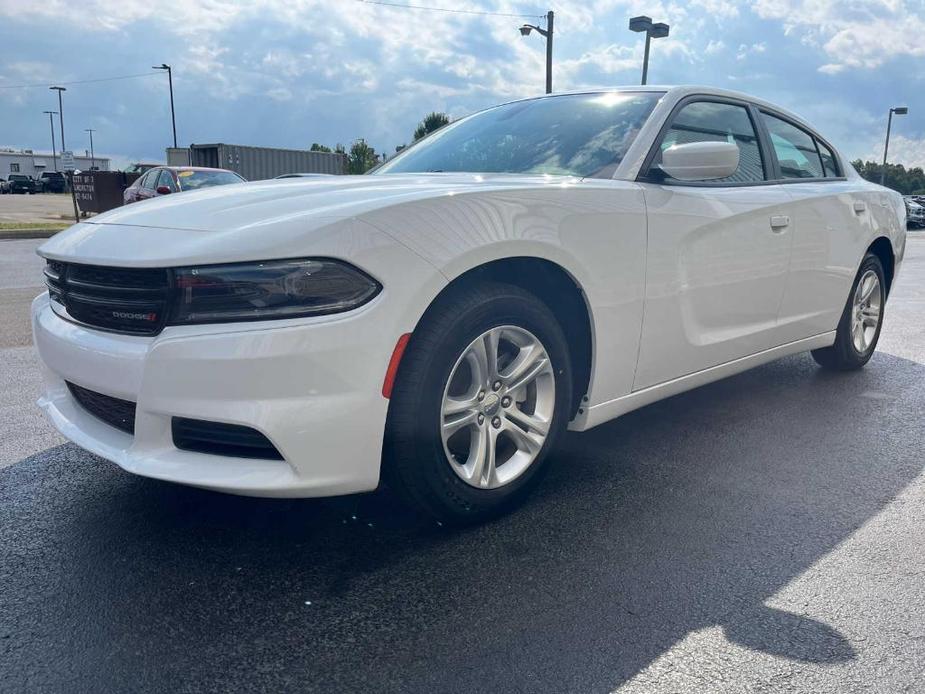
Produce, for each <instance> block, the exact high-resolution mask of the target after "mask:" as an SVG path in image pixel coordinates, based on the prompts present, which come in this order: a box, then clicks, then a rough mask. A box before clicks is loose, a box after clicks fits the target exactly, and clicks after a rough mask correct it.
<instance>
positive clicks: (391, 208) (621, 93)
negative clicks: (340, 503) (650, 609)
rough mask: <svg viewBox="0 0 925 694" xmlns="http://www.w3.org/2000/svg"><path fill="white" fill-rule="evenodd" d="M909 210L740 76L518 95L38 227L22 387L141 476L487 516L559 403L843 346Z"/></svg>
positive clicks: (585, 407) (65, 425)
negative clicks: (376, 147)
mask: <svg viewBox="0 0 925 694" xmlns="http://www.w3.org/2000/svg"><path fill="white" fill-rule="evenodd" d="M905 228H906V224H905V209H904V205H903V200H902V198H901V197H900V195H898V194H897V193H894V192H893V191H890V190H888V189H886V188H881V187H879V186H877V185H874V184H871V183H868V182H866V181H864V180H862V179H861V178H860V177H859V176H858V174H857V173H856V172H855V171H854V170H853V169H852V167H851V165H850V164H849V163H848V162H847V161H845V159H844V158H843V157H842V156H841V155H840V154H839V153H838V150H836V148H835V147H833V146H832V144H831V143H830V142H829V141H827V140H826V139H825V138H823V137H822V136H820V135H819V134H818V133H817V132H816V131H815V130H813V129H812V128H811V127H810V126H809V125H808V124H807V123H806V122H804V121H803V120H801V119H800V118H798V117H797V116H795V115H793V114H792V113H789V112H787V111H785V110H783V109H781V108H778V107H776V106H773V105H771V104H769V103H766V102H764V101H761V100H759V99H755V98H752V97H749V96H746V95H743V94H738V93H733V92H727V91H720V90H716V89H706V88H699V87H682V88H677V87H675V88H657V87H641V88H640V87H633V88H625V89H618V90H613V91H596V92H588V93H574V94H562V95H554V96H547V97H542V98H535V99H526V100H523V101H516V102H513V103H508V104H504V105H502V106H497V107H495V108H490V109H488V110H486V111H482V112H481V113H477V114H475V115H472V116H469V117H467V118H463V119H461V120H459V121H457V122H455V123H453V124H451V125H449V126H447V127H445V128H443V129H441V130H439V131H437V132H436V133H434V134H432V135H431V136H430V137H428V138H425V139H424V140H422V141H420V142H419V143H417V144H416V145H414V146H413V147H411V148H409V149H407V150H405V151H404V152H402V153H401V154H400V155H399V156H397V157H395V158H394V159H392V160H391V161H389V162H388V163H386V164H385V165H383V166H381V167H380V168H379V169H378V170H376V171H374V172H373V173H372V174H371V175H366V176H357V177H331V178H324V179H314V180H312V179H301V180H300V179H292V180H290V181H273V182H264V183H251V184H242V185H233V186H223V187H220V188H213V189H210V190H204V191H202V192H195V193H188V194H185V195H182V196H166V197H164V198H161V199H158V200H152V201H148V202H142V203H139V204H136V205H132V206H130V207H126V208H122V209H117V210H114V211H112V212H108V213H106V214H102V215H100V216H98V217H94V218H93V219H91V220H89V221H86V222H82V223H80V224H77V225H76V226H74V227H71V228H70V229H68V230H67V231H65V232H63V233H60V234H58V235H57V236H55V237H53V238H52V239H50V240H49V241H48V242H47V243H45V244H44V245H43V246H42V247H41V248H40V249H39V253H40V254H41V255H42V256H43V257H44V258H45V259H46V260H47V265H46V269H45V276H46V278H47V285H48V291H47V293H44V294H42V295H41V296H39V297H38V298H37V299H36V300H35V302H34V304H33V307H32V316H33V327H34V333H35V345H36V347H37V349H38V353H39V355H40V356H41V359H42V361H43V362H44V365H45V367H46V368H45V374H46V386H45V393H44V395H43V396H42V398H41V400H40V401H39V403H40V405H41V407H42V408H44V410H45V412H46V413H47V415H48V417H49V418H50V419H51V421H52V422H53V423H54V425H55V426H56V427H57V428H58V429H59V430H60V431H61V432H62V433H63V434H64V435H65V436H66V437H68V438H69V439H71V440H72V441H74V442H75V443H77V444H78V445H80V446H82V447H83V448H85V449H87V450H89V451H92V452H93V453H96V454H98V455H100V456H102V457H104V458H107V459H109V460H111V461H113V462H115V463H117V464H118V465H120V466H121V467H123V468H125V469H126V470H128V471H130V472H134V473H137V474H139V475H145V476H148V477H153V478H157V479H162V480H170V481H173V482H180V483H183V484H189V485H195V486H197V487H204V488H208V489H214V490H219V491H224V492H232V493H237V494H247V495H255V496H279V497H310V496H325V495H336V494H347V493H351V492H362V491H367V490H372V489H375V488H376V487H377V485H378V484H379V482H380V480H381V479H385V480H387V481H388V482H389V483H391V485H393V486H394V487H395V488H396V489H397V490H398V491H399V492H400V493H402V494H403V495H404V496H405V497H406V498H407V499H408V500H409V501H410V502H412V503H413V504H415V505H416V506H418V507H419V508H421V509H423V510H424V511H425V512H427V513H430V514H432V515H434V516H436V517H438V518H443V519H449V520H457V521H464V520H474V519H479V518H484V517H486V516H488V515H491V514H493V513H496V512H498V511H499V510H501V509H502V508H504V507H506V506H508V505H510V504H511V503H512V502H515V501H517V500H519V499H520V498H522V497H523V495H524V494H525V493H526V492H527V490H528V489H529V488H530V487H531V485H532V484H533V483H535V482H536V481H537V479H538V477H539V475H540V473H541V471H542V469H543V468H544V466H545V465H547V464H548V463H550V462H552V461H551V460H549V453H550V451H551V449H552V447H553V445H554V444H555V441H556V439H557V438H558V436H559V435H560V434H561V433H562V431H563V430H564V429H565V428H566V427H569V428H571V429H574V430H579V431H581V430H585V429H589V428H591V427H593V426H596V425H598V424H601V423H602V422H606V421H607V420H609V419H613V418H614V417H618V416H619V415H621V414H623V413H625V412H628V411H630V410H633V409H635V408H638V407H641V406H643V405H645V404H647V403H651V402H653V401H655V400H658V399H660V398H664V397H667V396H670V395H673V394H675V393H678V392H681V391H683V390H687V389H689V388H693V387H696V386H699V385H701V384H704V383H707V382H709V381H713V380H715V379H718V378H722V377H724V376H728V375H730V374H734V373H737V372H740V371H742V370H744V369H748V368H750V367H753V366H756V365H758V364H762V363H765V362H768V361H770V360H772V359H777V358H779V357H782V356H784V355H788V354H793V353H795V352H802V351H806V350H811V351H812V354H813V356H814V357H815V359H816V361H817V362H819V364H820V365H821V366H823V367H825V368H830V369H839V370H848V369H856V368H859V367H861V366H863V365H864V364H865V363H866V362H867V360H868V359H870V357H871V354H872V353H873V351H874V349H875V348H876V345H877V339H878V337H879V334H880V328H881V325H882V323H883V313H884V307H885V304H886V300H887V297H888V296H889V294H890V290H891V287H892V285H893V283H894V282H895V279H896V275H897V271H898V270H899V266H900V263H901V261H902V258H903V251H904V246H905ZM553 460H554V458H553ZM561 463H562V464H567V461H561Z"/></svg>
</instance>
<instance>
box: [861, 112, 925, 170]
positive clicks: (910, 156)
mask: <svg viewBox="0 0 925 694" xmlns="http://www.w3.org/2000/svg"><path fill="white" fill-rule="evenodd" d="M894 122H895V121H894ZM882 148H883V143H882V142H881V143H880V145H879V149H871V151H870V153H869V154H868V155H867V157H866V159H870V160H871V161H882V159H883V149H882ZM888 154H889V157H888V158H889V161H890V163H891V164H902V165H903V166H905V167H906V168H909V167H915V166H919V167H922V168H925V139H915V138H911V137H906V136H905V135H896V134H894V135H892V136H891V137H890V151H889V153H888Z"/></svg>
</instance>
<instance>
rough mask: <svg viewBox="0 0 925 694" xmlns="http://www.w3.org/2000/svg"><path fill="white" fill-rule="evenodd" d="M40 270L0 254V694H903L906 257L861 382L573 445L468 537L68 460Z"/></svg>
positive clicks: (334, 507)
mask: <svg viewBox="0 0 925 694" xmlns="http://www.w3.org/2000/svg"><path fill="white" fill-rule="evenodd" d="M38 243H39V242H37V241H6V242H4V241H0V350H2V351H0V358H2V362H0V414H2V416H3V420H2V423H0V432H2V447H0V462H2V463H3V464H5V465H7V467H6V468H5V469H2V470H0V673H2V677H0V691H2V692H26V691H28V692H75V691H87V692H90V691H93V692H104V691H120V692H121V691H125V692H129V691H131V692H167V691H169V692H228V691H301V692H310V691H318V692H332V691H358V690H364V691H376V692H383V691H396V692H398V691H401V692H455V691H460V692H476V691H478V692H482V691H485V692H592V691H593V692H599V691H614V690H617V691H620V692H694V691H697V692H742V691H788V692H920V691H925V475H923V468H925V427H923V425H922V421H923V412H925V238H923V237H918V238H914V239H911V240H910V242H909V250H908V254H907V259H906V261H905V266H904V267H903V270H902V274H901V275H900V277H899V280H898V283H897V286H896V288H895V292H894V293H893V295H892V296H891V298H890V302H889V304H888V305H887V309H886V324H885V327H884V330H883V334H882V338H881V343H880V351H879V352H878V354H877V355H876V356H875V357H874V359H873V360H872V362H871V363H870V364H869V365H868V367H867V368H866V369H864V370H863V371H861V372H857V373H852V374H835V375H833V374H827V373H824V372H822V371H820V370H818V369H817V368H816V366H815V364H814V362H813V361H812V360H811V359H810V357H809V356H808V355H801V356H796V357H790V358H787V359H783V360H781V361H778V362H775V363H772V364H768V365H766V366H763V367H760V368H758V369H756V370H753V371H751V372H748V373H745V374H742V375H740V376H737V377H733V378H730V379H727V380H725V381H721V382H719V383H715V384H712V385H709V386H706V387H704V388H700V389H698V390H695V391H692V392H689V393H686V394H683V395H680V396H677V397H675V398H672V399H670V400H667V401H664V402H661V403H657V404H655V405H652V406H649V407H646V408H644V409H642V410H640V411H637V412H634V413H631V414H629V415H627V416H625V417H623V418H621V419H619V420H617V421H615V422H612V423H609V424H605V425H603V426H601V427H598V428H597V429H595V430H593V431H591V432H588V433H586V434H581V435H578V434H570V435H569V436H568V437H567V438H566V440H565V443H564V446H563V447H562V449H561V451H560V452H559V453H558V454H557V455H556V460H555V465H554V469H553V470H552V471H551V474H549V475H548V476H547V477H546V479H545V480H544V482H543V484H542V486H541V488H540V489H539V491H538V493H537V494H536V495H535V496H534V497H533V498H532V499H531V501H530V502H529V503H528V504H527V505H526V506H525V507H524V508H522V509H520V510H519V511H518V512H516V513H514V514H512V515H510V516H509V517H506V518H503V519H501V520H499V521H497V522H494V523H492V524H489V525H485V526H483V527H478V528H471V529H468V530H464V531H450V530H447V529H445V528H442V527H438V526H435V525H433V524H430V523H426V522H423V521H421V520H419V519H417V518H414V517H412V516H409V515H408V514H407V513H405V512H404V511H403V510H402V509H401V508H400V507H398V506H397V505H396V504H395V502H394V501H393V500H392V498H391V497H390V496H388V495H387V494H382V493H379V494H372V495H365V496H358V497H349V498H343V499H335V500H323V501H277V500H260V499H247V498H236V497H230V496H223V495H219V494H214V493H210V492H204V491H197V490H193V489H187V488H183V487H179V486H174V485H170V484H166V483H161V482H155V481H150V480H145V479H141V478H138V477H134V476H132V475H129V474H128V473H125V472H122V471H121V470H120V469H119V468H117V467H116V466H114V465H111V464H109V463H107V462H105V461H103V460H101V459H99V458H97V457H95V456H92V455H90V454H88V453H85V452H83V451H81V450H80V449H78V448H76V447H75V446H73V445H71V444H61V440H60V439H59V438H58V437H57V436H56V435H55V434H52V433H51V432H50V429H49V428H48V427H47V426H46V425H45V424H44V423H43V422H42V421H41V420H40V419H39V417H38V414H37V412H36V411H35V408H34V407H33V406H32V400H34V396H35V393H36V391H37V388H38V385H37V384H38V375H37V374H38V372H37V369H36V368H35V365H34V360H33V359H32V357H31V352H30V349H31V348H30V347H29V338H28V330H27V323H26V322H25V320H24V319H23V318H22V312H24V311H26V310H27V308H28V300H29V299H31V296H33V295H34V294H35V293H37V292H38V291H39V289H38V285H39V283H40V282H39V277H40V275H39V272H40V264H38V263H37V262H36V261H34V260H32V256H31V254H32V251H33V249H34V248H35V246H36V245H38Z"/></svg>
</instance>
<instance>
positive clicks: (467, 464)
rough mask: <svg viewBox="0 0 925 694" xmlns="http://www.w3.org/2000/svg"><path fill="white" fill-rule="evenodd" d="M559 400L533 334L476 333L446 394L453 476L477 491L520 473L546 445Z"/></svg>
mask: <svg viewBox="0 0 925 694" xmlns="http://www.w3.org/2000/svg"><path fill="white" fill-rule="evenodd" d="M555 395H556V379H555V374H554V372H553V368H552V363H551V361H550V359H549V355H548V354H547V353H546V349H545V348H544V347H543V344H542V343H541V342H540V340H539V339H538V338H537V337H536V336H535V335H534V334H533V333H531V332H530V331H528V330H525V329H523V328H520V327H517V326H513V325H504V326H499V327H495V328H491V329H490V330H487V331H485V332H484V333H482V334H481V335H479V336H478V337H477V338H476V339H474V340H473V341H472V342H471V343H470V344H469V346H468V347H466V349H465V350H463V353H462V354H461V355H460V357H459V359H457V361H456V364H455V365H454V366H453V369H452V370H451V371H450V376H449V379H448V380H447V383H446V387H445V388H444V392H443V401H442V406H441V418H440V429H441V439H442V441H443V449H444V452H445V453H446V455H447V458H448V460H449V461H450V466H451V467H452V468H453V471H454V472H455V473H456V474H457V475H458V476H459V477H460V478H461V479H462V480H463V481H464V482H466V483H467V484H469V485H471V486H473V487H477V488H479V489H495V488H497V487H501V486H504V485H506V484H509V483H510V482H512V481H513V480H515V479H516V478H517V477H519V476H520V475H522V474H523V473H524V472H525V471H526V470H527V469H528V468H529V467H530V465H532V464H533V462H534V461H535V460H536V457H537V455H538V454H539V452H540V450H541V449H542V448H543V444H544V443H545V441H546V437H547V435H548V433H549V430H550V427H551V425H552V418H553V414H554V411H555V403H556V398H555Z"/></svg>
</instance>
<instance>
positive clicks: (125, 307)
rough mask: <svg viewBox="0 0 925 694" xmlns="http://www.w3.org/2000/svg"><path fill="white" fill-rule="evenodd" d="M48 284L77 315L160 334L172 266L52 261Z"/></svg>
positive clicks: (101, 324) (118, 328) (110, 326)
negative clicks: (110, 264)
mask: <svg viewBox="0 0 925 694" xmlns="http://www.w3.org/2000/svg"><path fill="white" fill-rule="evenodd" d="M45 284H46V285H47V286H48V293H49V295H50V296H51V298H52V299H53V300H55V301H56V302H58V303H59V304H62V305H63V306H64V307H65V308H66V309H67V312H68V314H69V315H70V316H71V318H73V319H74V320H76V321H78V322H80V323H85V324H87V325H92V326H94V327H97V328H102V329H104V330H111V331H113V332H119V333H129V334H133V335H156V334H157V333H159V332H160V331H161V330H162V329H163V327H164V324H165V323H166V321H167V312H168V310H169V298H170V271H169V270H165V269H149V268H124V267H102V266H98V265H81V264H78V263H62V262H60V261H57V260H49V261H48V263H47V265H46V266H45Z"/></svg>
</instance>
